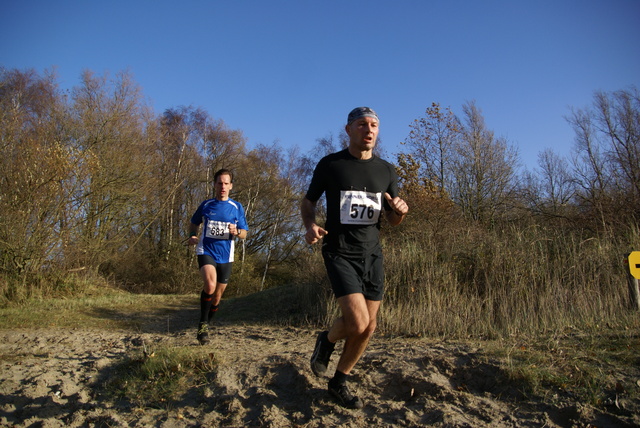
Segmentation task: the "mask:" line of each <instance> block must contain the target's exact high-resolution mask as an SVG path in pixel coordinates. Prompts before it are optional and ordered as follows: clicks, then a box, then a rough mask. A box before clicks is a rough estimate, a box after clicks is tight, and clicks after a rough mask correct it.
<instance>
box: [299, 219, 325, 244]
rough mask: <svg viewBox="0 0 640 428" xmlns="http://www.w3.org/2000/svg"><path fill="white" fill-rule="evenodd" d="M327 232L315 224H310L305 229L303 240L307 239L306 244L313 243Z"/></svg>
mask: <svg viewBox="0 0 640 428" xmlns="http://www.w3.org/2000/svg"><path fill="white" fill-rule="evenodd" d="M328 233H329V232H327V231H326V230H324V229H323V228H321V227H320V226H318V225H317V224H312V225H311V227H309V228H308V229H307V233H306V234H305V235H304V240H305V241H307V244H309V245H313V244H315V243H316V242H318V241H319V240H321V239H322V238H323V237H324V236H325V235H326V234H328Z"/></svg>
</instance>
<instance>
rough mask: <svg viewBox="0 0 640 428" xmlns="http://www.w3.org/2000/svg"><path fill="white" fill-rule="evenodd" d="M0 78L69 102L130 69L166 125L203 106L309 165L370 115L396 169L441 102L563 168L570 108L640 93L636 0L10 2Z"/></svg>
mask: <svg viewBox="0 0 640 428" xmlns="http://www.w3.org/2000/svg"><path fill="white" fill-rule="evenodd" d="M0 65H1V66H4V67H6V68H18V69H29V68H33V69H36V70H37V71H38V72H43V71H44V70H45V69H51V68H52V67H56V69H57V73H58V76H59V82H60V85H61V87H62V88H70V87H72V86H75V85H77V84H79V82H80V74H81V72H82V70H83V69H89V70H92V71H94V72H96V73H98V74H103V73H105V72H109V73H110V74H112V75H113V74H115V73H116V72H119V71H123V70H129V71H130V72H131V73H132V74H133V76H134V79H135V81H136V82H137V83H138V84H139V85H140V86H141V87H142V89H143V92H144V95H145V96H146V97H147V98H148V99H149V102H150V104H151V105H152V106H153V108H154V111H155V112H156V113H157V114H160V113H162V112H163V111H164V110H165V109H167V108H171V107H178V106H180V105H193V106H195V107H202V108H203V109H205V110H206V111H207V112H208V113H209V114H210V115H211V116H212V117H214V118H216V119H222V120H224V121H225V122H226V123H227V124H228V126H229V127H230V128H232V129H240V130H242V131H243V133H244V135H245V137H246V138H247V140H248V144H249V147H254V146H255V145H257V144H267V145H268V144H271V143H273V142H278V143H279V144H280V145H281V146H282V147H285V148H287V147H293V146H297V147H300V148H301V149H302V153H306V151H307V150H308V149H310V148H311V147H312V146H313V145H314V144H315V141H316V140H317V139H318V138H321V137H326V136H328V135H329V134H333V135H334V136H337V134H338V133H339V131H340V130H341V129H342V127H343V126H344V123H345V120H346V116H347V113H348V112H349V110H350V109H351V108H353V107H356V106H361V105H367V106H370V107H372V108H374V109H375V110H376V111H377V112H378V114H379V116H380V120H381V131H380V136H381V138H382V144H383V147H384V148H385V151H386V153H387V155H388V156H387V157H388V158H389V160H394V158H395V156H394V154H395V153H397V152H398V151H399V150H402V149H403V148H402V146H400V145H399V144H398V143H399V142H401V141H404V140H405V139H406V138H407V136H408V133H409V125H410V124H411V122H412V121H413V120H415V119H417V118H420V117H423V116H424V115H425V110H426V108H427V107H429V106H430V105H431V103H432V102H438V103H440V105H441V106H443V107H451V109H452V110H453V112H454V113H456V114H457V115H459V116H462V105H463V104H464V103H466V102H469V101H475V102H476V105H477V106H478V107H479V108H480V109H481V111H482V113H483V116H484V118H485V121H486V124H487V127H488V128H489V129H491V130H493V131H494V132H495V133H496V135H497V136H502V137H505V138H506V139H507V140H508V142H509V143H510V144H512V145H513V146H515V147H516V148H517V150H518V152H519V154H520V159H521V161H522V163H523V164H524V165H526V166H527V167H529V168H533V167H535V165H536V160H537V155H538V153H540V152H541V151H542V150H544V149H545V148H552V149H553V150H555V151H556V152H557V153H558V154H560V155H562V156H567V155H568V154H569V151H570V148H571V147H572V145H573V138H574V134H573V131H572V130H571V128H570V126H569V124H568V123H567V122H566V120H565V116H567V115H568V114H570V108H571V107H574V108H584V107H588V106H589V105H590V104H591V102H592V100H593V93H594V91H596V90H603V91H607V92H610V91H615V90H619V89H627V88H629V87H630V86H631V85H635V86H636V87H640V0H535V1H534V0H530V1H518V0H512V1H506V0H486V1H482V0H451V1H444V0H397V1H391V0H389V1H379V0H373V1H351V0H343V1H337V0H325V1H322V2H317V1H314V2H312V1H306V0H297V1H278V0H274V1H266V0H260V1H258V0H251V1H249V0H247V1H242V0H233V1H232V0H228V1H193V0H184V1H164V0H144V1H143V0H127V1H120V0H116V1H94V0H82V1H80V0H73V1H72V0H57V1H53V0H46V1H45V0H39V1H36V0H3V1H2V14H1V15H0Z"/></svg>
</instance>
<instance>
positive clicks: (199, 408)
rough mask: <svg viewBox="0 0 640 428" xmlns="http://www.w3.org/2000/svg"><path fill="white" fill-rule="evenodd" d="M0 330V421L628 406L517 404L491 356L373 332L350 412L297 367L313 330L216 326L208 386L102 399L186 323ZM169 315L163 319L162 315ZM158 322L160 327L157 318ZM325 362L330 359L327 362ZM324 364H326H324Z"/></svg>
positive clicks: (384, 416) (509, 422) (183, 341)
mask: <svg viewBox="0 0 640 428" xmlns="http://www.w3.org/2000/svg"><path fill="white" fill-rule="evenodd" d="M175 317H176V319H174V320H169V319H167V322H166V323H167V326H169V325H171V326H175V325H178V326H179V328H178V330H177V331H165V332H162V331H161V330H162V328H161V327H158V328H157V330H158V331H154V330H153V329H151V328H150V329H148V330H146V331H148V332H140V333H131V332H114V331H97V330H84V329H73V330H46V329H45V330H24V331H19V330H11V331H7V330H4V331H0V357H1V358H2V362H1V363H0V425H1V426H18V427H31V426H34V427H37V426H42V427H62V426H71V427H85V426H100V427H107V426H123V427H127V426H156V427H191V426H204V427H215V426H230V427H249V426H265V427H328V426H347V427H373V426H376V427H377V426H409V427H420V426H438V427H483V426H487V427H488V426H491V427H543V426H546V427H570V426H576V427H578V426H597V427H627V426H628V427H631V426H638V425H639V424H640V416H639V415H638V410H640V404H638V403H622V404H623V405H621V406H620V408H615V409H612V410H611V411H610V412H605V411H602V410H597V409H594V408H592V407H589V406H583V405H581V404H579V403H575V402H571V401H570V400H569V399H565V400H562V399H560V400H556V401H557V402H560V403H562V404H556V405H549V404H545V403H543V402H536V401H530V400H523V399H522V397H519V394H518V392H517V391H516V390H515V389H514V388H513V387H512V386H511V385H510V384H509V382H508V379H507V378H506V377H505V375H504V373H503V371H502V369H501V368H500V364H499V363H498V362H491V360H487V359H486V358H485V357H484V356H483V352H482V349H478V348H475V347H474V346H473V345H471V344H454V343H438V342H434V341H429V340H418V339H415V340H414V339H390V338H385V337H382V336H376V337H374V339H373V340H372V342H371V345H370V347H369V349H368V351H367V353H366V355H365V356H364V357H363V359H362V360H361V362H360V363H359V364H358V366H357V369H356V370H355V371H354V373H353V383H352V385H353V389H355V390H356V391H357V393H358V394H359V395H360V397H361V398H362V399H363V401H364V402H365V408H364V409H362V410H347V409H343V408H341V407H340V406H338V405H337V404H335V403H334V402H333V401H332V399H331V398H330V397H329V396H328V394H327V392H326V382H327V380H328V379H326V378H324V379H319V378H316V377H314V376H313V374H312V373H311V371H310V369H309V366H308V359H309V356H310V352H311V347H312V346H313V343H314V341H315V335H316V332H315V331H311V330H306V329H295V328H280V327H267V326H252V325H237V324H222V325H218V326H217V327H216V329H215V333H214V334H213V335H212V341H211V343H210V344H209V345H207V346H208V347H210V348H211V350H212V352H214V353H215V355H216V356H217V357H218V358H219V359H220V365H219V370H218V372H217V374H216V375H215V378H214V379H213V381H212V382H211V383H210V384H209V385H203V386H198V387H196V388H192V389H191V390H190V391H188V393H187V394H185V396H183V397H181V398H179V399H178V400H177V401H176V402H174V403H172V404H171V405H168V406H167V408H165V409H150V408H136V407H134V406H133V405H131V403H127V402H114V401H112V400H109V399H107V398H105V397H106V396H105V394H104V392H103V390H102V385H103V383H104V380H105V379H106V378H108V376H109V375H110V373H111V370H112V367H113V365H114V364H116V363H117V362H118V361H120V359H121V358H123V357H124V356H126V355H131V353H132V352H133V351H140V349H141V347H142V346H143V344H144V346H146V347H151V348H152V347H157V346H198V345H196V344H195V340H194V336H195V330H194V329H193V328H191V327H188V326H186V325H182V326H180V325H179V324H180V323H182V321H179V319H181V318H180V315H179V314H176V315H175ZM169 321H171V324H170V323H169ZM163 327H164V326H163ZM333 364H335V362H334V361H332V366H330V369H331V368H332V367H334V366H333ZM330 371H331V370H330Z"/></svg>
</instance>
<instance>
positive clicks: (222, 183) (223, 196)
mask: <svg viewBox="0 0 640 428" xmlns="http://www.w3.org/2000/svg"><path fill="white" fill-rule="evenodd" d="M213 188H214V190H215V192H216V199H218V200H222V201H225V200H227V199H228V198H229V192H230V191H231V189H232V188H233V183H232V182H231V177H230V176H229V175H228V174H222V175H220V176H218V179H217V180H216V182H215V183H214V185H213Z"/></svg>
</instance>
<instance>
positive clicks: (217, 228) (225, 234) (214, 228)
mask: <svg viewBox="0 0 640 428" xmlns="http://www.w3.org/2000/svg"><path fill="white" fill-rule="evenodd" d="M205 236H206V237H207V238H213V239H229V236H230V235H229V223H225V222H223V221H215V220H209V222H208V223H207V233H206V234H205Z"/></svg>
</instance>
